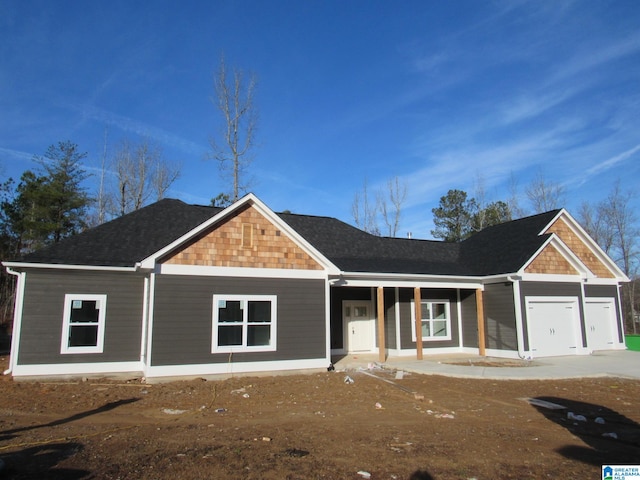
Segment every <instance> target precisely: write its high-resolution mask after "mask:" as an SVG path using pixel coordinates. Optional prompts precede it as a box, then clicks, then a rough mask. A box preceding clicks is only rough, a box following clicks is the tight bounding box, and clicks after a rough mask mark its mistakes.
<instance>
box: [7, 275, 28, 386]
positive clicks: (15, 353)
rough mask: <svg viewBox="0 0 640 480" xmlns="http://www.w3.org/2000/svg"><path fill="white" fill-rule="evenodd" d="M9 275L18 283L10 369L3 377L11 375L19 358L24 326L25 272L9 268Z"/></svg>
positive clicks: (14, 307) (14, 306)
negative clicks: (20, 339) (21, 331)
mask: <svg viewBox="0 0 640 480" xmlns="http://www.w3.org/2000/svg"><path fill="white" fill-rule="evenodd" d="M7 273H8V274H10V275H15V276H16V277H18V278H17V281H16V282H17V283H16V298H15V303H14V305H13V328H12V329H11V352H10V353H9V368H8V369H6V370H5V371H4V372H3V375H11V373H12V372H13V367H14V366H15V363H16V361H17V357H18V345H19V342H18V339H19V338H20V329H21V326H22V306H23V303H24V302H23V299H24V295H23V294H24V277H25V272H16V271H15V270H12V269H11V268H9V267H7Z"/></svg>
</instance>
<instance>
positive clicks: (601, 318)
mask: <svg viewBox="0 0 640 480" xmlns="http://www.w3.org/2000/svg"><path fill="white" fill-rule="evenodd" d="M615 311H616V310H615V301H614V299H613V298H598V299H588V300H587V301H586V302H585V312H584V316H585V324H586V326H587V346H588V347H589V348H590V349H591V350H610V349H612V348H613V345H614V338H615V336H614V335H615V333H614V332H615V330H614V329H615V327H616V315H615Z"/></svg>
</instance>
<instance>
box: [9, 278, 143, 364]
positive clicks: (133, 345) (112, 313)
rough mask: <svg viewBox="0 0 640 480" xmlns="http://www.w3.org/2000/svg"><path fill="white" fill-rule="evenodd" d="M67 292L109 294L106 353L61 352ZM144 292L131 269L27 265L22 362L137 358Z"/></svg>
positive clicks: (22, 331) (67, 361)
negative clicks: (31, 267)
mask: <svg viewBox="0 0 640 480" xmlns="http://www.w3.org/2000/svg"><path fill="white" fill-rule="evenodd" d="M67 293H76V294H104V295H107V305H106V309H107V310H106V318H105V334H104V352H103V353H84V354H64V355H62V354H61V353H60V341H61V337H62V323H63V318H62V317H63V311H64V296H65V294H67ZM143 295H144V279H143V278H142V277H141V276H139V275H135V274H131V273H119V272H118V273H116V272H108V273H103V272H79V271H55V270H28V271H27V274H26V281H25V299H24V307H23V311H22V326H21V331H20V339H19V342H20V344H19V355H18V364H19V365H37V364H57V363H86V362H130V361H139V360H140V342H141V335H142V304H143Z"/></svg>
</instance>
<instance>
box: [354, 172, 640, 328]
mask: <svg viewBox="0 0 640 480" xmlns="http://www.w3.org/2000/svg"><path fill="white" fill-rule="evenodd" d="M520 191H522V193H524V197H525V199H526V203H527V206H528V208H527V207H525V206H522V204H521V202H520V198H519V197H520V195H519V193H520ZM565 195H566V192H565V189H564V187H563V186H562V185H560V184H558V183H555V182H553V181H550V180H548V179H546V178H545V177H544V175H543V174H542V172H538V173H537V174H536V176H534V178H533V179H532V180H531V182H530V183H529V184H528V185H527V186H525V187H524V188H523V189H520V188H519V187H518V185H517V182H515V180H514V179H513V178H512V180H511V197H510V198H508V199H506V200H497V201H493V202H488V201H487V200H486V198H485V197H486V196H485V192H484V187H483V182H482V180H481V179H480V180H477V181H476V192H475V195H474V196H471V195H469V194H468V193H467V192H466V191H464V190H458V189H451V190H449V191H448V192H447V193H446V194H445V195H443V196H441V197H440V200H439V203H438V205H437V206H436V207H434V208H432V209H431V213H432V215H433V217H432V218H433V225H434V228H433V230H431V235H432V236H433V238H435V239H439V240H443V241H445V242H460V241H463V240H465V239H466V238H469V237H470V236H471V235H473V234H474V233H477V232H479V231H481V230H483V229H484V228H487V227H490V226H492V225H498V224H500V223H504V222H508V221H510V220H514V219H517V218H522V217H524V216H527V215H533V214H537V213H543V212H547V211H551V210H556V209H560V208H563V207H564V203H565V200H566V198H565ZM634 195H635V194H634V192H631V191H624V190H623V189H622V188H621V187H620V182H619V181H617V182H615V183H614V184H613V186H612V187H611V190H610V191H609V192H608V194H607V196H606V197H605V198H604V199H603V200H601V201H599V202H596V203H590V202H586V201H585V202H583V203H582V204H581V205H580V207H579V208H578V210H577V212H576V213H575V218H576V220H577V221H578V223H579V224H580V225H581V226H582V227H583V228H584V229H585V231H586V232H587V233H588V234H589V236H591V237H592V238H593V239H594V241H595V242H596V243H597V244H598V245H599V246H600V248H602V250H603V251H604V252H605V253H606V254H607V255H608V256H609V257H610V258H612V259H613V261H615V262H616V264H617V265H618V266H619V267H620V269H621V270H622V271H623V272H624V273H625V275H627V277H629V278H630V279H631V282H629V283H627V284H624V285H623V288H622V301H623V310H624V312H625V324H626V331H627V332H633V333H637V331H638V327H639V324H640V319H639V318H638V313H637V312H640V298H638V295H636V292H637V289H638V284H639V283H640V279H639V274H640V271H639V269H640V242H639V239H640V227H639V224H638V217H637V215H636V212H635V211H634V209H633V207H632V203H631V202H632V200H633V198H634ZM406 197H407V186H406V184H405V183H403V182H402V181H401V180H400V179H399V178H398V177H393V178H392V179H390V180H388V181H387V182H386V184H385V185H384V186H383V187H381V188H379V189H378V190H377V191H375V192H374V193H373V194H372V193H371V191H370V189H369V187H368V184H367V181H366V180H365V181H364V183H363V187H362V189H361V190H359V191H357V192H356V194H355V195H354V200H353V203H352V216H353V221H354V223H355V225H356V226H357V227H359V228H361V229H362V230H364V231H366V232H368V233H371V234H373V235H383V234H384V235H386V236H390V237H395V236H397V235H398V233H399V231H400V228H399V227H400V220H401V218H402V208H403V204H404V202H405V199H406ZM381 223H382V224H384V226H385V227H384V229H382V228H380V224H381ZM409 236H410V235H409Z"/></svg>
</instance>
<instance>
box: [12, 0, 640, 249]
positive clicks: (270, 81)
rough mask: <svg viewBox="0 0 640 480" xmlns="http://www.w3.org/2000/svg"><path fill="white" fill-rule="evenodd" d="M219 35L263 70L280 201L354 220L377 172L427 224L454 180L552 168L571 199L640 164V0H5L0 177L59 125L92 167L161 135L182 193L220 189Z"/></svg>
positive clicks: (228, 51)
mask: <svg viewBox="0 0 640 480" xmlns="http://www.w3.org/2000/svg"><path fill="white" fill-rule="evenodd" d="M222 52H224V54H225V57H226V60H227V63H228V64H229V65H233V66H237V67H239V68H242V69H244V70H246V71H252V72H254V73H255V74H256V76H257V78H258V82H259V84H258V90H257V96H256V103H257V107H258V110H259V113H260V122H259V130H258V133H257V140H258V144H259V145H258V148H256V150H255V151H254V157H255V160H254V163H253V165H252V167H251V171H252V174H253V176H254V177H255V180H256V182H255V183H254V186H253V188H252V191H253V192H254V193H255V194H256V195H258V197H260V198H261V199H262V200H263V201H264V202H265V203H266V204H267V205H268V206H270V207H271V208H272V209H274V210H276V211H280V210H284V209H288V210H291V211H293V212H296V213H305V214H315V215H327V216H334V217H337V218H340V219H341V220H344V221H347V222H349V223H352V221H353V219H352V216H351V206H352V202H353V198H354V194H355V193H356V191H358V190H359V189H361V188H362V185H363V181H364V179H365V178H366V179H367V182H368V186H369V189H370V190H371V191H374V190H376V189H377V188H379V187H381V186H382V185H384V184H385V183H386V181H387V180H388V179H389V178H391V177H394V176H398V177H400V179H402V180H403V181H404V182H405V183H406V185H407V187H408V197H407V200H406V204H405V207H404V211H403V219H402V223H401V227H400V235H402V236H404V235H405V234H406V232H407V231H411V232H412V234H413V236H414V237H419V238H430V230H431V228H432V223H431V220H432V214H431V209H432V208H433V207H435V206H437V203H438V200H439V198H440V196H442V195H444V194H445V193H446V192H447V190H449V189H451V188H458V189H462V190H466V191H467V192H469V193H471V194H473V192H474V188H475V185H476V184H477V181H478V179H479V178H480V179H482V182H483V183H484V188H485V190H486V195H487V199H488V200H506V199H507V198H508V197H510V196H511V192H512V190H513V185H514V181H513V180H514V179H515V184H516V185H517V187H518V189H519V191H520V192H521V193H522V195H524V193H523V192H524V189H525V187H526V185H527V184H528V182H529V181H530V180H531V178H532V177H533V176H535V175H536V174H538V173H539V172H542V173H543V174H544V176H545V177H546V178H547V179H548V180H550V181H553V182H557V183H559V184H562V185H563V186H564V187H565V190H566V202H565V203H566V205H565V206H566V207H567V208H568V209H569V211H570V212H574V213H575V212H577V209H578V206H579V205H580V204H581V203H582V202H583V201H590V202H596V201H598V200H599V199H601V198H603V197H604V196H606V194H607V193H608V192H609V190H610V188H611V186H612V184H613V183H614V182H615V181H616V180H618V179H619V180H620V182H621V185H622V187H623V188H624V189H633V188H634V189H637V186H638V180H640V2H637V1H636V0H628V1H625V0H620V1H597V0H592V1H591V0H590V1H575V2H571V1H561V0H551V1H544V0H535V1H523V0H510V1H479V0H478V1H476V0H472V1H427V0H420V1H398V2H395V1H394V2H391V1H355V0H354V1H349V0H324V1H320V0H317V1H316V0H310V1H266V0H264V1H248V0H247V1H183V2H170V1H155V2H142V1H114V0H110V1H100V0H95V1H89V2H87V1H56V2H51V1H32V0H0V174H1V175H2V177H8V176H12V177H14V178H18V177H19V176H20V174H21V173H22V172H23V171H24V170H26V169H33V168H34V167H35V166H36V165H35V164H34V163H33V162H32V161H31V159H32V157H33V155H41V154H43V153H44V151H45V150H46V148H47V146H48V145H50V144H53V143H56V142H58V141H63V140H71V141H72V142H74V143H77V144H78V145H79V147H80V149H81V150H83V151H86V152H87V153H88V157H87V160H86V163H85V167H86V168H87V170H88V171H91V172H93V171H96V170H97V169H98V167H99V166H100V155H101V152H102V148H103V138H104V133H105V128H106V129H107V132H108V139H109V144H108V146H109V148H114V147H115V145H116V144H117V142H118V141H119V140H120V139H121V138H124V137H126V138H129V139H132V140H136V141H137V140H140V139H141V138H143V137H146V138H149V139H150V140H152V141H154V142H156V143H157V144H158V145H159V146H161V147H162V149H163V153H164V157H165V158H166V159H167V160H170V161H176V162H180V163H181V164H182V176H181V178H180V179H179V181H177V182H176V183H175V184H174V185H173V188H172V190H171V191H170V192H169V195H168V196H170V197H175V198H180V199H182V200H184V201H186V202H188V203H200V204H208V203H209V201H210V199H211V198H213V197H215V196H216V195H217V194H218V193H219V192H220V191H222V190H225V188H226V187H225V186H224V185H223V184H222V182H221V180H220V177H219V175H218V167H217V164H216V163H214V162H212V161H207V160H205V157H206V153H207V152H208V151H209V148H210V147H209V138H210V137H211V136H213V135H215V134H216V132H217V131H218V126H219V118H220V117H219V115H218V112H217V111H216V109H215V107H214V105H213V104H212V102H211V100H210V99H211V97H212V96H213V94H214V93H213V74H214V72H215V70H216V68H217V66H218V62H219V59H220V55H221V53H222ZM96 181H97V177H94V178H93V182H94V184H91V185H89V188H90V189H94V188H95V182H96ZM635 202H636V203H635V205H636V206H640V203H639V202H638V200H637V199H636V200H635ZM521 204H522V206H526V205H525V204H526V201H525V199H524V196H523V197H522V198H521Z"/></svg>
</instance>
